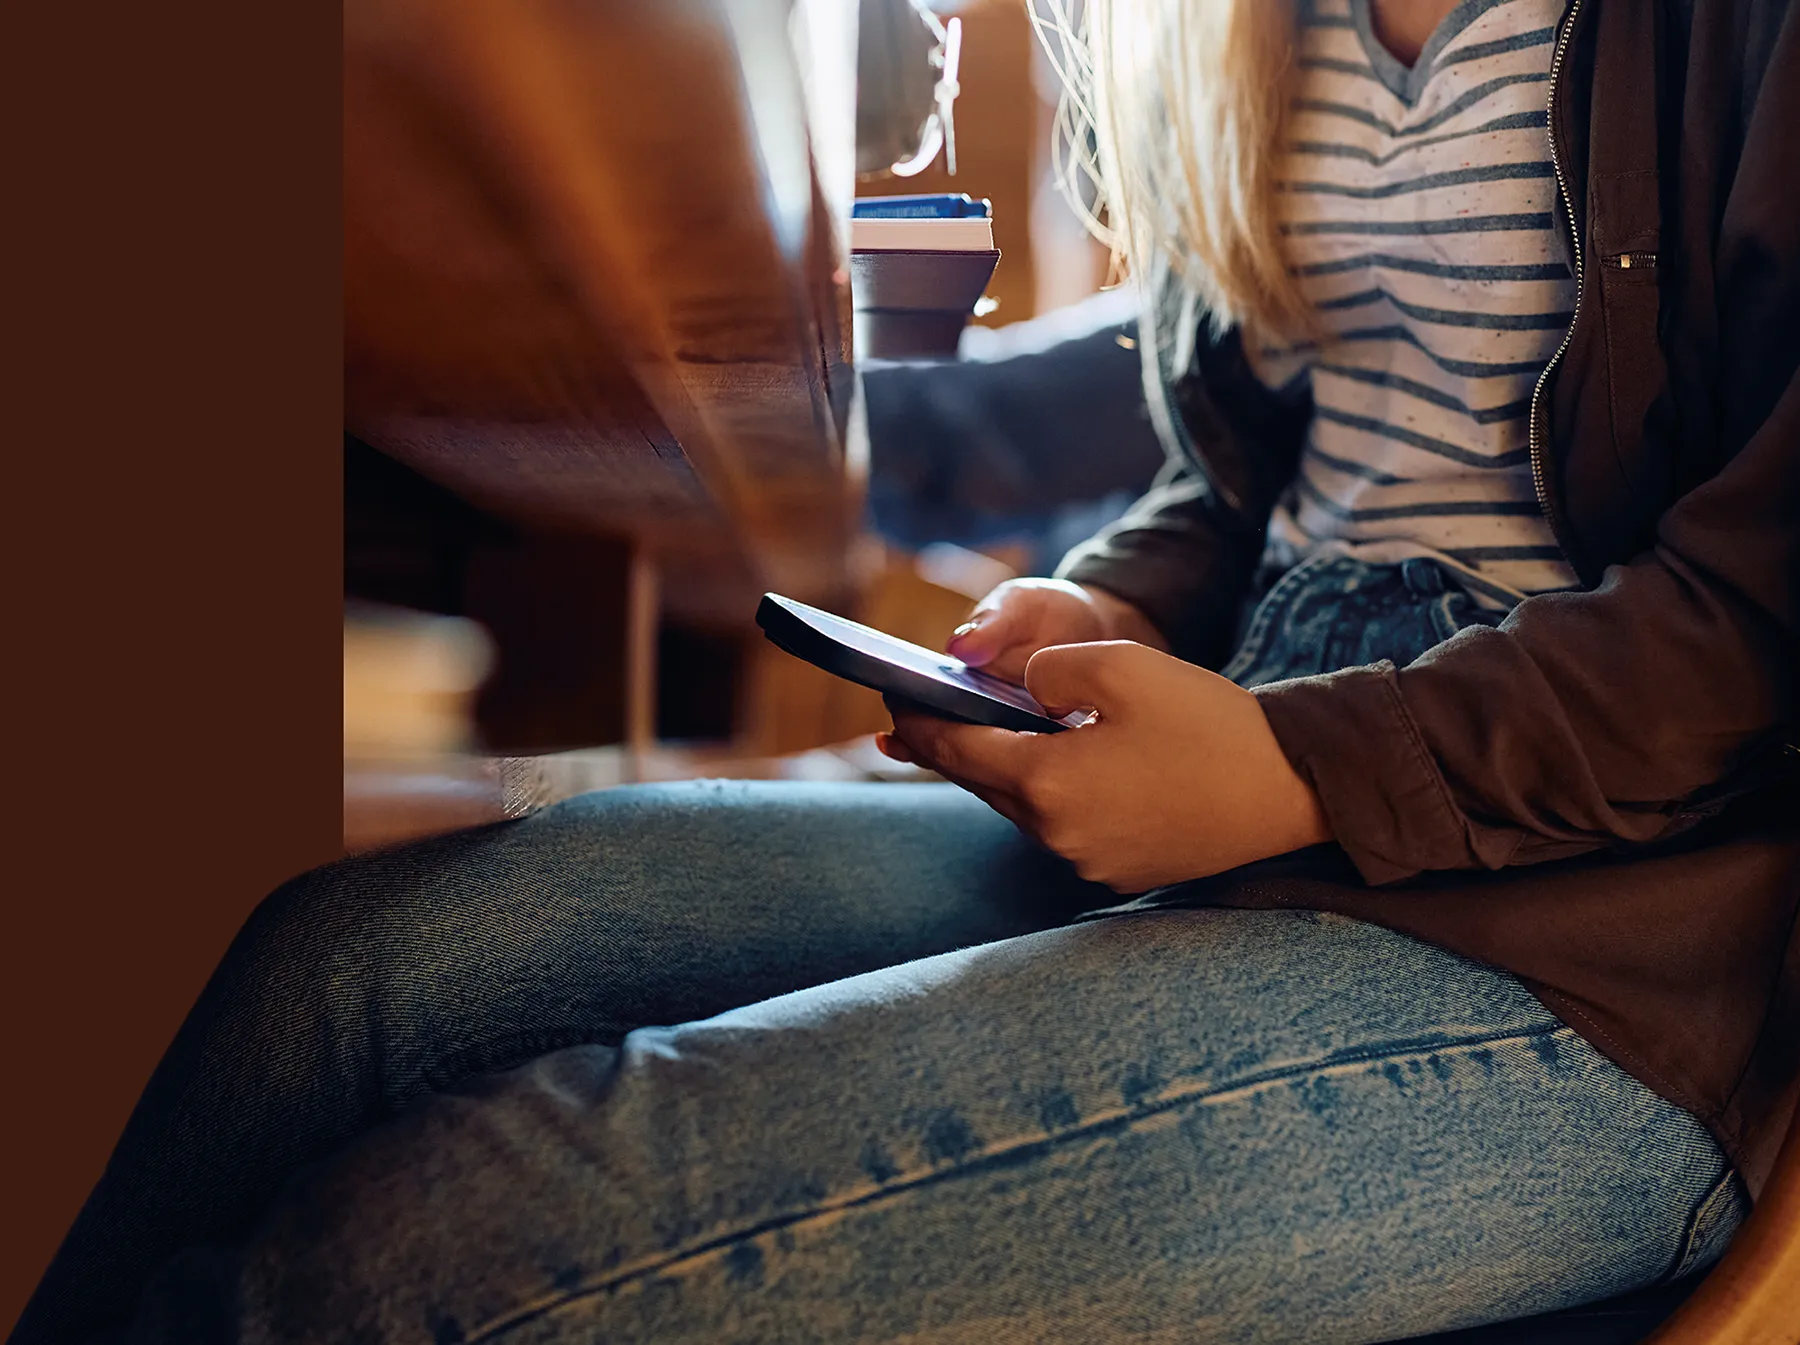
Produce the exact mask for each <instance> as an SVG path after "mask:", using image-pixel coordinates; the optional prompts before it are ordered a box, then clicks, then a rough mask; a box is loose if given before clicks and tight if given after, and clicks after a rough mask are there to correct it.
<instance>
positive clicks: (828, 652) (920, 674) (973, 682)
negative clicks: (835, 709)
mask: <svg viewBox="0 0 1800 1345" xmlns="http://www.w3.org/2000/svg"><path fill="white" fill-rule="evenodd" d="M756 624H757V625H759V626H761V627H762V631H763V634H764V635H766V636H768V637H769V639H770V641H771V642H772V643H774V644H775V645H776V646H777V647H779V648H781V649H784V650H786V651H787V652H788V653H790V654H792V655H793V656H794V657H795V658H800V659H805V660H806V661H807V662H808V663H810V664H812V665H813V666H814V667H815V668H823V669H824V670H825V671H826V672H828V673H831V674H833V675H834V676H837V677H842V678H844V679H845V680H847V681H851V682H855V683H858V684H859V685H861V686H866V687H873V688H874V689H875V690H876V691H879V692H882V693H884V694H885V695H889V696H899V697H902V698H903V699H905V700H909V701H912V702H914V703H915V704H917V705H920V706H922V707H924V708H925V709H927V710H929V711H931V712H932V713H933V714H937V715H942V716H943V717H944V718H946V719H959V720H962V721H963V722H964V723H968V724H987V725H991V726H992V727H994V728H998V729H1012V730H1013V731H1015V732H1018V733H1061V732H1062V731H1063V730H1064V729H1067V728H1074V727H1075V726H1076V725H1077V724H1080V723H1082V722H1083V721H1084V720H1085V719H1086V718H1087V715H1086V713H1085V712H1083V711H1077V712H1076V713H1074V714H1071V715H1069V716H1067V717H1066V718H1063V719H1054V718H1052V717H1051V716H1050V715H1049V714H1047V713H1046V712H1045V710H1044V707H1043V706H1041V705H1039V704H1038V703H1037V702H1036V701H1035V700H1033V699H1032V698H1031V693H1030V692H1028V691H1026V690H1025V688H1024V687H1021V686H1015V685H1013V684H1012V683H1011V682H1004V681H1001V680H1000V679H999V678H998V677H992V676H990V675H989V674H987V673H984V672H982V671H981V670H980V669H979V668H971V667H969V666H968V665H967V664H966V663H964V662H962V660H960V659H955V658H952V657H951V656H950V655H948V654H939V653H935V652H933V651H932V650H929V649H926V648H925V647H923V646H922V645H916V644H909V643H907V642H906V641H905V640H896V639H895V638H894V637H893V636H891V635H884V634H882V633H881V632H880V631H878V630H875V629H873V628H872V627H869V626H864V625H860V624H858V623H857V622H854V621H846V620H845V619H844V618H843V617H841V616H833V615H832V614H831V613H830V612H822V611H820V610H819V609H818V608H817V607H808V606H807V605H806V604H805V603H803V602H795V601H794V600H793V599H792V598H784V597H782V596H781V595H780V594H779V593H765V594H763V600H762V604H761V606H759V607H758V608H757V609H756Z"/></svg>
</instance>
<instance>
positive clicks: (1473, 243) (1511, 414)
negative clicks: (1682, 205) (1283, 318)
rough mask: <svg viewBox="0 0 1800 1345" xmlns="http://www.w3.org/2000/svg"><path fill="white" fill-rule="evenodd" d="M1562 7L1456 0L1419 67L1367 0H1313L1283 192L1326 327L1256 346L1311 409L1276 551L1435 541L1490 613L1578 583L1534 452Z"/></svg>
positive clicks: (1556, 323) (1277, 524)
mask: <svg viewBox="0 0 1800 1345" xmlns="http://www.w3.org/2000/svg"><path fill="white" fill-rule="evenodd" d="M1564 3H1565V0H1464V3H1462V4H1460V5H1458V6H1457V7H1456V9H1454V10H1453V11H1452V12H1451V13H1450V15H1449V16H1448V17H1447V18H1446V19H1445V20H1444V21H1443V23H1442V24H1440V25H1439V27H1438V29H1437V31H1436V32H1435V33H1434V34H1433V35H1432V37H1431V40H1430V42H1429V43H1428V44H1427V45H1426V47H1425V49H1424V51H1423V52H1422V53H1421V54H1420V56H1419V59H1418V61H1417V62H1416V63H1415V64H1414V66H1413V67H1412V68H1411V69H1408V68H1407V67H1405V66H1403V65H1401V64H1400V62H1399V61H1398V60H1396V59H1395V58H1394V56H1393V55H1392V54H1391V53H1389V52H1388V51H1387V49H1386V48H1385V47H1383V46H1382V45H1381V43H1380V41H1379V39H1377V38H1376V36H1375V34H1374V30H1373V28H1372V26H1371V23H1370V18H1369V4H1368V0H1306V2H1305V3H1303V4H1302V8H1301V28H1300V33H1299V52H1300V67H1301V77H1300V87H1299V89H1298V90H1297V92H1296V97H1295V101H1294V105H1293V115H1292V118H1291V121H1290V127H1291V141H1290V144H1289V145H1288V148H1287V153H1286V155H1285V158H1284V163H1283V168H1282V173H1281V177H1282V187H1283V191H1282V194H1281V207H1280V209H1281V220H1282V228H1283V232H1284V233H1285V235H1286V237H1287V241H1288V248H1289V255H1290V257H1291V259H1292V262H1293V264H1294V266H1295V267H1296V268H1297V269H1298V272H1299V274H1300V276H1301V278H1302V284H1303V286H1304V288H1305V290H1306V293H1307V295H1308V297H1309V298H1310V299H1311V300H1312V301H1313V303H1314V305H1315V307H1316V308H1317V310H1318V312H1319V315H1320V318H1321V320H1322V322H1323V334H1322V336H1321V338H1320V339H1319V340H1318V341H1317V342H1316V343H1307V344H1304V345H1299V346H1293V347H1288V348H1283V349H1273V348H1269V347H1266V346H1265V347H1262V348H1260V349H1252V350H1251V352H1250V354H1251V360H1252V365H1253V367H1254V368H1255V369H1256V371H1257V374H1258V376H1259V377H1260V378H1261V379H1262V380H1263V381H1264V382H1265V383H1266V384H1268V385H1269V386H1271V387H1275V388H1282V389H1287V390H1290V391H1298V390H1299V389H1302V388H1305V387H1307V386H1308V385H1309V384H1310V389H1311V392H1312V397H1313V406H1314V412H1313V421H1312V426H1311V429H1310V431H1309V435H1308V440H1307V444H1306V448H1305V451H1304V453H1303V455H1302V458H1301V462H1300V469H1299V473H1298V475H1297V477H1296V478H1295V481H1294V483H1293V484H1292V485H1291V486H1290V487H1289V489H1288V491H1287V493H1286V494H1285V495H1284V496H1283V497H1282V499H1281V501H1280V503H1279V504H1278V505H1277V507H1276V509H1275V512H1274V515H1273V517H1272V518H1271V520H1270V525H1269V539H1268V552H1267V555H1266V557H1265V559H1266V560H1267V561H1269V562H1270V563H1271V564H1273V565H1276V566H1279V567H1282V568H1286V567H1289V566H1292V565H1294V564H1297V563H1298V562H1299V561H1301V560H1303V559H1305V558H1307V557H1309V556H1312V555H1315V554H1318V553H1319V552H1321V551H1348V552H1349V553H1351V554H1353V555H1356V556H1359V557H1361V558H1363V559H1366V560H1370V561H1376V562H1382V561H1397V560H1401V559H1404V558H1406V557H1409V556H1430V557H1433V558H1435V559H1437V560H1439V561H1441V562H1442V563H1444V564H1445V565H1446V567H1448V568H1449V569H1451V570H1452V571H1453V572H1454V573H1456V574H1457V575H1458V576H1459V577H1460V578H1461V580H1462V582H1463V584H1464V586H1465V587H1466V588H1467V589H1468V590H1469V592H1470V593H1471V594H1472V595H1473V596H1474V597H1476V598H1477V599H1478V600H1479V601H1481V602H1482V603H1483V605H1485V606H1488V607H1500V608H1504V607H1510V606H1511V605H1512V604H1513V603H1515V602H1517V601H1518V600H1519V599H1520V598H1521V597H1523V596H1525V595H1526V594H1530V593H1538V592H1544V591H1547V590H1552V589H1560V588H1567V587H1570V586H1572V585H1574V584H1575V583H1576V577H1575V574H1574V571H1573V570H1571V569H1570V568H1569V565H1568V562H1567V561H1566V560H1565V559H1564V558H1563V555H1562V552H1561V550H1560V549H1559V548H1558V547H1557V545H1556V540H1555V538H1554V537H1553V536H1552V534H1551V531H1550V525H1549V524H1548V523H1547V522H1546V521H1545V520H1544V517H1543V514H1542V513H1541V511H1540V509H1539V506H1538V502H1537V498H1536V494H1535V491H1534V488H1533V485H1532V478H1531V464H1530V460H1529V456H1530V455H1529V447H1528V425H1529V410H1530V406H1531V394H1532V388H1533V386H1534V385H1535V383H1536V381H1537V378H1538V375H1539V374H1540V372H1541V371H1542V370H1543V368H1544V365H1545V364H1546V363H1547V362H1548V360H1549V359H1550V357H1551V356H1552V354H1554V352H1555V350H1556V348H1557V346H1558V344H1560V342H1561V341H1562V339H1563V335H1564V333H1565V332H1566V331H1567V330H1568V326H1569V321H1570V317H1571V311H1570V310H1571V309H1572V308H1573V307H1574V300H1575V282H1574V280H1573V279H1572V278H1571V276H1570V274H1569V270H1568V266H1567V264H1566V263H1565V261H1564V252H1563V248H1562V246H1561V244H1560V242H1559V240H1558V239H1557V237H1556V235H1555V233H1554V232H1553V228H1552V220H1551V214H1552V210H1553V208H1554V203H1555V198H1556V176H1555V170H1554V168H1553V167H1552V165H1551V162H1550V148H1549V141H1548V139H1547V136H1546V131H1545V124H1546V118H1545V106H1546V93H1547V86H1548V80H1549V74H1550V60H1551V53H1552V50H1553V47H1554V39H1555V27H1556V23H1557V21H1558V19H1559V18H1560V17H1561V15H1562V11H1563V8H1564ZM1301 380H1307V381H1306V382H1302V381H1301Z"/></svg>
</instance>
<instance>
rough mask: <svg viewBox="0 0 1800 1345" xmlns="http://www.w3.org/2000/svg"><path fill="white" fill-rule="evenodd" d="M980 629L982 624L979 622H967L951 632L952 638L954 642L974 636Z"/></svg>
mask: <svg viewBox="0 0 1800 1345" xmlns="http://www.w3.org/2000/svg"><path fill="white" fill-rule="evenodd" d="M980 629H981V623H980V622H979V621H965V622H963V623H962V625H960V626H958V627H957V628H956V629H955V630H953V631H951V632H950V638H951V639H952V640H960V639H962V637H963V636H965V635H970V634H973V633H974V632H975V631H978V630H980Z"/></svg>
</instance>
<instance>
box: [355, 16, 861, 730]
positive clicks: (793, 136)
mask: <svg viewBox="0 0 1800 1345" xmlns="http://www.w3.org/2000/svg"><path fill="white" fill-rule="evenodd" d="M855 18H856V4H855V0H794V2H793V3H791V4H790V3H789V0H507V3H504V4H497V3H490V2H488V0H349V3H347V5H346V8H345V70H344V89H345V105H344V117H345V126H344V163H345V168H344V221H345V225H344V277H345V280H344V285H345V288H344V361H345V377H344V402H345V406H344V419H345V427H346V432H347V435H348V436H350V440H351V443H350V448H349V453H350V455H351V462H350V463H349V465H348V467H347V484H346V493H347V502H346V507H347V510H348V512H349V514H350V518H351V534H352V535H351V537H350V546H349V551H348V555H347V582H348V585H349V587H350V588H351V590H352V591H354V592H358V593H359V594H360V595H361V596H368V597H373V598H377V599H382V600H387V601H394V602H401V603H405V604H408V605H416V606H421V607H428V608H431V609H433V610H440V611H453V612H461V613H465V614H467V615H471V616H474V617H476V618H477V619H479V620H482V621H483V622H484V623H485V624H487V625H488V626H489V627H490V629H492V630H493V632H494V634H495V636H496V639H497V641H498V643H499V646H500V649H499V662H500V672H499V674H498V676H497V678H496V680H495V682H494V683H493V684H491V685H490V687H489V689H488V691H487V692H486V693H484V696H483V700H482V705H481V712H480V718H481V724H482V731H483V735H484V737H485V738H486V740H487V741H488V743H489V744H490V745H491V746H492V747H494V748H495V749H496V750H504V751H509V752H519V751H529V750H548V749H552V748H565V747H577V746H589V745H594V744H598V743H604V742H609V741H617V740H619V739H620V738H626V739H630V738H633V737H634V736H635V737H638V738H642V737H644V736H645V735H647V734H649V733H651V732H652V730H653V721H654V706H653V704H652V703H651V694H650V690H649V688H650V687H651V686H652V685H653V682H654V671H653V650H654V646H655V632H656V629H657V627H658V624H659V619H660V618H661V617H667V618H668V619H671V620H674V621H678V622H682V623H685V624H686V625H687V626H689V627H692V628H696V629H702V630H707V629H711V630H720V631H731V630H742V629H744V628H745V626H746V625H747V623H748V621H749V617H750V613H751V612H752V611H753V609H754V606H755V599H756V597H757V595H758V594H759V593H760V592H762V591H763V590H764V589H767V588H776V589H780V590H781V591H784V592H788V593H792V594H795V595H797V596H802V597H807V598H810V599H812V600H815V601H823V602H827V603H830V602H833V601H841V600H842V599H843V598H844V597H845V596H846V593H847V589H848V587H849V585H850V578H851V575H850V569H851V567H850V560H849V557H850V546H851V542H852V540H853V538H854V535H855V521H856V518H857V513H858V499H859V486H860V477H859V454H858V451H857V448H856V444H857V439H856V435H855V432H854V427H853V415H852V409H853V393H854V376H853V371H852V368H851V363H850V348H849V333H850V322H849V294H848V279H847V274H846V270H845V266H844V258H845V245H844V229H843V227H842V221H843V220H844V219H845V218H847V215H848V203H849V198H850V195H851V193H852V191H853V175H852V174H853V163H854V160H853V144H852V141H851V137H852V136H853V133H854V129H853V128H854V106H853V96H854V91H853V88H852V81H851V78H850V76H851V73H852V72H853V71H854V69H855V29H856V22H855ZM363 445H367V446H372V448H373V449H374V450H376V451H377V452H378V453H379V454H380V455H382V456H383V457H384V458H385V459H386V460H387V461H388V462H389V463H391V464H395V465H397V466H396V467H395V469H394V471H388V469H387V467H386V466H382V465H377V466H373V467H372V466H370V464H369V463H368V462H367V461H364V460H363V459H361V458H359V457H358V456H357V455H358V454H366V453H367V449H365V448H363V447H362V446H363ZM371 482H373V483H374V484H371ZM421 538H424V539H425V540H424V541H423V542H421V540H420V539H421ZM409 547H410V548H412V549H411V550H410V551H409V550H408V548H409ZM421 547H423V548H424V550H421ZM427 552H429V555H427ZM446 555H448V556H449V559H448V560H445V559H444V557H445V556H446ZM421 575H425V576H426V577H425V578H424V579H422V578H421Z"/></svg>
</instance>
